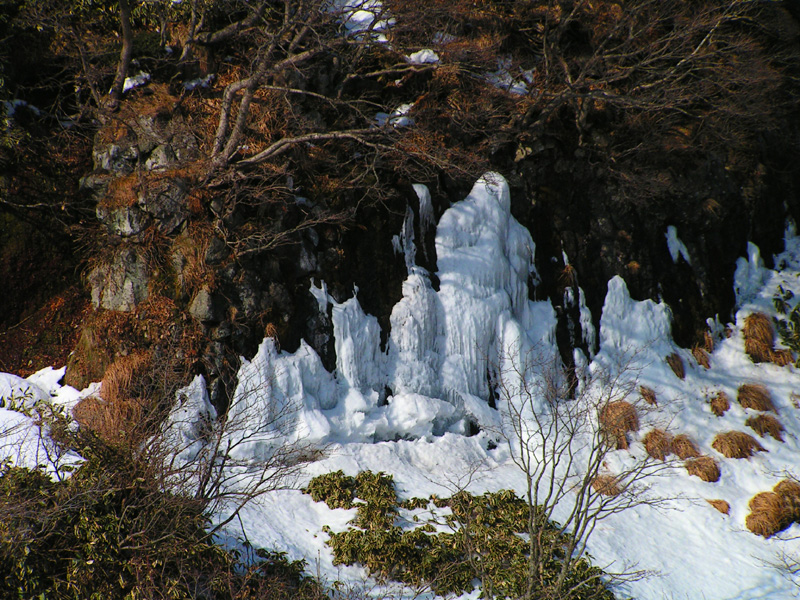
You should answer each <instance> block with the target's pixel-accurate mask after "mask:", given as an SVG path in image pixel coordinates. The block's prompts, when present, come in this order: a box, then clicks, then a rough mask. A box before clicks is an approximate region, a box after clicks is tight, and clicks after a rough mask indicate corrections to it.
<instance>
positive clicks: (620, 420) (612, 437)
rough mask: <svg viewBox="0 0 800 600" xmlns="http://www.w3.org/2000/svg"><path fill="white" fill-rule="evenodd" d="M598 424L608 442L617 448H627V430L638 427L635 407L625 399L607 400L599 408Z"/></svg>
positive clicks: (635, 429)
mask: <svg viewBox="0 0 800 600" xmlns="http://www.w3.org/2000/svg"><path fill="white" fill-rule="evenodd" d="M600 426H601V427H602V429H603V432H604V433H605V435H606V437H607V439H608V441H609V443H611V444H612V445H615V446H616V447H617V449H618V450H627V449H628V437H627V434H628V432H629V431H637V430H638V429H639V417H638V415H637V414H636V408H634V406H633V405H632V404H631V403H630V402H626V401H625V400H617V401H615V402H609V403H608V404H606V405H605V406H604V407H603V408H602V409H601V410H600Z"/></svg>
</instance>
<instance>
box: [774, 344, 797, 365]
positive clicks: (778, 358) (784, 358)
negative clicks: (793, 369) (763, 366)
mask: <svg viewBox="0 0 800 600" xmlns="http://www.w3.org/2000/svg"><path fill="white" fill-rule="evenodd" d="M771 361H772V362H773V363H775V364H776V365H778V366H779V367H786V366H789V365H793V364H794V354H792V351H791V350H789V349H788V348H782V349H780V350H773V351H772V355H771Z"/></svg>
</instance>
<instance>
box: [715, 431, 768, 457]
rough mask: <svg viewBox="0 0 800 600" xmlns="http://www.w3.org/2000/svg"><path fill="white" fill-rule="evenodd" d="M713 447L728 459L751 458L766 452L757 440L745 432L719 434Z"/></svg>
mask: <svg viewBox="0 0 800 600" xmlns="http://www.w3.org/2000/svg"><path fill="white" fill-rule="evenodd" d="M711 447H712V448H714V450H716V451H717V452H719V453H720V454H722V455H723V456H725V457H726V458H750V457H751V456H753V454H755V453H756V452H766V450H765V448H764V447H763V446H762V445H761V444H759V443H758V441H757V440H756V438H754V437H753V436H752V435H750V434H748V433H745V432H743V431H728V432H725V433H718V434H717V435H716V437H714V441H713V442H711Z"/></svg>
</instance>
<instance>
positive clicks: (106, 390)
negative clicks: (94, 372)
mask: <svg viewBox="0 0 800 600" xmlns="http://www.w3.org/2000/svg"><path fill="white" fill-rule="evenodd" d="M151 365H152V357H151V356H150V353H149V352H134V353H133V354H129V355H128V356H122V357H120V358H118V359H117V360H115V361H114V362H113V363H111V365H110V366H109V367H108V369H106V372H105V374H104V375H103V382H102V383H101V384H100V395H101V396H102V397H103V399H104V400H105V401H106V402H108V403H114V402H116V401H117V400H127V399H129V398H130V397H131V396H135V395H137V394H136V390H134V387H135V386H136V384H137V383H139V382H140V381H141V379H142V376H143V375H144V374H145V373H146V372H147V371H148V370H149V369H150V367H151Z"/></svg>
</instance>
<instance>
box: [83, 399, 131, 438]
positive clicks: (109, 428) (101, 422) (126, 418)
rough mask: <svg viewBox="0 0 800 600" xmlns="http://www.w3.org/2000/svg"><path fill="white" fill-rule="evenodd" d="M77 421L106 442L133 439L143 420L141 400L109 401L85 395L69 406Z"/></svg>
mask: <svg viewBox="0 0 800 600" xmlns="http://www.w3.org/2000/svg"><path fill="white" fill-rule="evenodd" d="M72 416H73V417H74V418H75V421H77V423H78V425H80V426H81V427H84V428H86V429H89V430H91V431H93V432H94V433H96V434H97V435H98V436H99V437H100V438H101V439H103V440H105V441H106V442H108V443H110V444H124V443H130V442H133V441H134V440H135V439H136V433H137V432H138V431H139V430H140V428H141V426H142V424H143V422H144V421H145V409H144V403H143V402H142V401H140V400H138V399H130V398H129V399H118V400H115V401H113V402H109V401H107V400H104V399H103V398H98V397H96V396H89V397H87V398H84V399H83V400H81V401H80V402H78V403H77V404H76V405H75V407H74V408H73V409H72Z"/></svg>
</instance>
